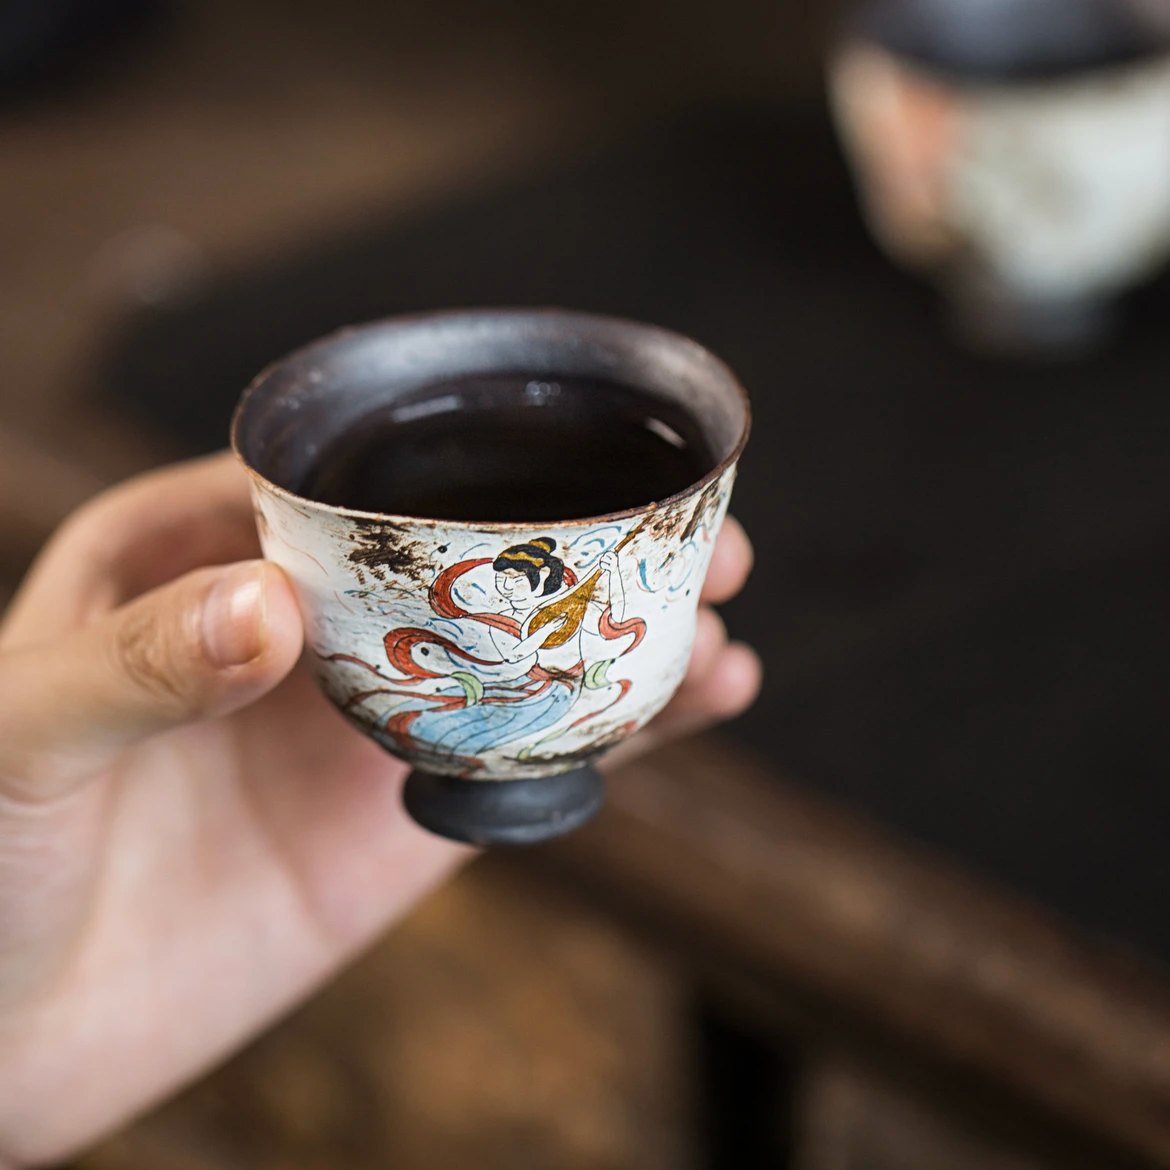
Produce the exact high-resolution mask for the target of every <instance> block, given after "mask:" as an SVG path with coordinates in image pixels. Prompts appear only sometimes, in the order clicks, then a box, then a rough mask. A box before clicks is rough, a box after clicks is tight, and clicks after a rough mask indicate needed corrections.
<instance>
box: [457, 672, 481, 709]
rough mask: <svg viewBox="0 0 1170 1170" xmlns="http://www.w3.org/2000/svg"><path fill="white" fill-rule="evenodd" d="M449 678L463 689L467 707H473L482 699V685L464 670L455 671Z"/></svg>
mask: <svg viewBox="0 0 1170 1170" xmlns="http://www.w3.org/2000/svg"><path fill="white" fill-rule="evenodd" d="M451 677H452V678H453V679H454V680H455V681H456V682H457V683H458V684H459V685H460V686H461V687H462V688H463V694H464V696H465V698H466V701H467V706H469V707H474V706H475V705H476V703H478V702H479V701H480V699H482V698H483V683H481V682H480V681H479V679H478V678H476V677H475V675H474V674H468V672H467V671H466V670H456V671H454V672H453V673H452V675H451Z"/></svg>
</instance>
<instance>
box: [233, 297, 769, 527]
mask: <svg viewBox="0 0 1170 1170" xmlns="http://www.w3.org/2000/svg"><path fill="white" fill-rule="evenodd" d="M477 317H479V318H483V317H509V318H514V319H524V318H528V319H549V318H559V319H560V320H561V321H562V322H563V323H564V324H566V325H568V326H569V327H570V328H572V327H574V326H576V327H580V326H593V327H601V328H614V327H620V328H623V329H634V330H637V331H639V332H642V333H644V334H647V335H655V336H657V337H658V338H659V339H660V340H662V341H666V342H668V343H669V344H671V345H672V346H675V347H680V348H686V349H690V350H692V351H695V352H697V353H698V354H699V355H700V356H701V357H702V358H703V359H704V360H706V361H708V362H710V363H711V364H712V365H713V366H714V367H715V368H716V369H717V370H718V371H719V372H720V373H722V374H723V376H724V378H725V379H726V382H727V385H728V387H729V388H730V389H731V390H732V392H733V393H734V394H735V395H736V397H737V399H738V402H739V405H740V406H741V407H742V409H743V427H742V429H741V430H740V434H739V438H738V439H737V440H736V443H735V445H734V447H733V448H732V450H731V451H730V453H729V454H728V455H727V456H725V457H724V458H723V459H722V460H720V462H719V463H718V464H716V466H715V467H713V468H712V469H711V470H710V471H708V472H707V473H706V474H705V475H703V476H702V477H701V478H700V479H697V480H695V481H694V482H693V483H690V484H688V485H687V486H686V487H685V488H683V489H682V490H681V491H678V492H675V493H674V494H673V495H670V496H666V497H664V498H663V499H661V500H650V501H648V502H647V503H645V504H638V505H636V506H635V507H632V508H623V509H621V510H620V511H616V512H604V513H600V514H598V515H593V516H581V517H576V518H572V519H563V520H539V521H536V520H534V521H524V520H521V521H501V520H444V519H441V518H438V517H433V516H408V515H405V514H400V513H395V512H365V511H362V510H360V509H358V508H346V507H342V506H341V505H338V504H326V503H324V502H322V501H321V500H314V499H313V498H312V497H311V496H302V495H300V494H299V493H297V492H294V491H291V490H290V489H288V488H286V487H282V486H281V485H280V484H278V483H275V482H274V481H273V480H271V479H269V478H268V477H267V476H266V475H264V473H263V472H261V471H259V470H258V469H257V468H255V467H253V466H252V464H251V463H250V462H249V461H248V460H247V458H246V457H245V456H244V453H243V451H242V450H241V443H240V431H241V428H242V425H243V417H244V412H245V410H246V408H247V405H248V402H249V400H250V399H251V398H252V396H253V395H254V394H255V393H256V392H257V391H258V390H259V389H260V388H261V387H262V386H263V385H264V383H265V382H266V381H267V380H268V379H269V378H270V377H272V375H273V374H275V373H276V371H277V370H278V369H280V368H281V367H283V366H284V365H285V364H286V363H288V362H291V361H293V360H295V359H297V358H303V357H305V356H307V355H308V354H310V353H311V352H312V351H313V350H316V349H322V348H324V347H326V346H329V345H333V344H336V343H337V342H339V341H341V340H343V339H346V338H351V337H354V336H355V335H360V334H367V333H376V332H378V331H380V330H382V329H385V328H386V327H387V326H391V325H393V326H400V325H413V324H422V323H424V322H428V321H438V320H458V319H461V318H462V319H465V320H471V319H474V318H477ZM751 429H752V408H751V400H750V399H749V398H748V394H747V391H746V390H745V389H744V387H743V385H742V384H741V383H740V381H739V379H738V378H737V377H736V375H735V372H734V371H733V370H732V369H731V367H730V366H728V365H727V363H726V362H724V361H723V360H722V358H720V357H718V356H717V355H716V354H714V353H713V352H712V351H711V350H709V349H708V348H707V347H706V346H705V345H703V344H701V343H700V342H698V341H695V340H694V339H693V338H691V337H687V336H686V335H685V334H683V333H678V332H676V331H675V330H672V329H666V328H664V327H662V326H660V325H652V324H649V323H647V322H644V321H636V320H633V319H632V318H628V317H618V316H614V315H611V314H605V313H587V312H581V311H578V310H574V309H562V308H554V307H544V308H496V307H485V308H479V309H440V310H436V311H433V312H420V313H402V314H395V315H394V316H391V317H381V318H378V319H376V320H374V321H369V322H365V323H363V324H361V325H346V326H343V327H342V328H340V329H335V330H334V331H333V332H332V333H327V334H324V335H323V336H321V337H318V338H316V339H315V340H313V341H310V342H308V343H307V344H305V345H302V346H299V347H298V348H296V349H294V350H292V351H290V352H289V353H287V354H284V355H283V356H282V357H279V358H277V359H276V360H274V361H272V362H269V363H268V365H266V366H265V367H264V368H263V369H262V370H261V371H260V373H258V374H257V375H256V376H255V377H254V378H253V379H252V381H251V382H249V383H248V385H247V387H246V388H245V389H244V392H243V393H242V394H241V395H240V399H239V401H238V402H237V403H236V408H235V410H234V411H233V413H232V421H231V432H230V442H231V450H232V453H233V454H234V455H235V457H236V459H237V461H238V462H239V464H240V466H241V467H243V469H244V470H245V471H246V472H247V473H248V475H249V476H250V477H251V478H252V479H253V480H254V481H256V482H258V483H261V484H263V485H264V487H265V489H266V490H268V491H270V492H272V493H274V494H275V495H277V496H279V497H282V498H283V499H285V500H287V501H288V502H290V503H293V504H297V505H301V506H307V507H309V508H312V509H316V510H319V511H322V512H327V513H331V514H333V515H335V516H344V517H348V518H352V519H354V520H364V521H374V522H377V523H381V524H386V525H393V526H395V527H402V526H405V525H410V526H413V527H419V526H422V527H432V528H439V527H450V526H456V527H459V528H461V529H465V530H467V531H471V532H513V531H515V530H516V529H523V528H534V527H541V526H542V525H543V526H545V527H552V528H578V527H581V528H584V527H591V526H595V525H598V524H605V523H612V522H614V521H618V520H628V519H630V518H632V517H636V516H642V515H646V514H648V513H651V512H655V511H658V510H659V509H663V508H668V507H671V506H672V505H674V504H677V503H679V502H681V501H683V500H686V499H688V498H690V497H691V496H694V495H696V494H698V493H700V492H702V491H703V490H704V489H705V488H707V487H708V486H710V485H711V484H712V483H715V482H717V481H718V480H719V479H720V478H721V477H722V476H723V475H724V473H725V472H726V471H727V470H728V469H729V468H731V467H733V466H735V464H736V463H737V462H738V461H739V458H740V456H741V455H742V454H743V450H744V448H745V447H746V446H747V441H748V437H749V435H750V434H751Z"/></svg>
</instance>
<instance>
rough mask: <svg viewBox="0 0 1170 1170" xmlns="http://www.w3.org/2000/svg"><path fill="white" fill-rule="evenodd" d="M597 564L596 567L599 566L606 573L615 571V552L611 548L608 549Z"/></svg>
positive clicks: (616, 564) (616, 562)
mask: <svg viewBox="0 0 1170 1170" xmlns="http://www.w3.org/2000/svg"><path fill="white" fill-rule="evenodd" d="M597 565H598V568H600V569H601V571H602V572H603V573H605V574H607V575H608V574H610V573H616V572H617V567H618V555H617V553H616V552H615V551H614V550H613V549H610V550H609V552H607V553H605V554H604V555H603V556H602V558H601V560H599V561H598V562H597Z"/></svg>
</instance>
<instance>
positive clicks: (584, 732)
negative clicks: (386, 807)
mask: <svg viewBox="0 0 1170 1170" xmlns="http://www.w3.org/2000/svg"><path fill="white" fill-rule="evenodd" d="M734 478H735V468H734V466H732V467H728V468H727V469H726V470H725V471H724V472H723V474H722V475H721V476H720V477H719V478H718V479H716V480H714V481H713V482H711V483H709V484H707V485H706V486H705V487H699V488H697V489H696V490H694V491H692V492H691V493H689V494H687V495H685V496H683V497H681V498H680V499H678V500H676V501H674V502H673V503H671V504H669V505H666V506H663V507H661V508H658V509H654V508H648V509H646V510H645V511H644V512H641V513H638V514H635V515H629V516H623V517H621V518H618V519H614V520H611V521H606V520H600V521H595V522H581V523H568V524H555V523H554V524H541V525H536V526H518V525H482V526H480V525H474V524H462V523H459V524H456V523H449V522H437V521H427V520H417V521H411V520H395V521H393V522H391V521H389V520H386V521H378V520H374V519H369V518H365V517H361V516H356V515H352V514H347V513H344V512H340V511H338V510H336V509H331V508H328V507H324V506H320V505H315V504H312V503H310V502H308V501H306V500H303V499H300V498H298V497H296V496H292V495H290V494H289V493H287V492H283V491H281V490H280V489H277V488H274V487H273V486H272V485H271V484H269V483H268V482H267V481H265V480H264V479H262V478H261V477H259V476H256V475H253V498H254V501H255V507H256V513H257V523H258V527H259V530H260V534H261V541H262V544H263V548H264V555H265V556H266V557H267V558H268V559H270V560H272V561H275V562H276V563H277V564H278V565H280V566H281V568H283V569H284V571H285V572H286V573H287V574H288V576H289V578H290V579H291V580H292V582H293V585H294V587H295V589H296V592H297V596H298V599H299V601H300V604H301V608H302V610H303V612H304V614H305V618H306V623H307V641H308V647H309V655H310V658H311V661H312V664H313V667H314V669H315V671H316V673H317V676H318V679H319V682H320V684H321V686H322V688H323V689H324V691H325V693H326V694H327V695H328V696H329V698H330V699H331V700H332V701H333V702H334V703H335V704H336V705H337V706H338V707H339V708H340V709H341V710H342V711H343V712H344V713H345V714H346V716H347V717H348V718H349V719H350V720H352V721H353V722H354V723H355V724H356V725H357V726H358V727H359V728H361V730H362V731H364V732H365V733H366V734H368V735H370V736H372V737H373V738H374V739H376V740H377V741H378V742H379V743H381V744H382V745H383V746H384V747H385V748H387V749H388V750H389V751H391V752H393V753H394V754H395V755H398V756H400V757H402V758H404V759H407V760H410V761H411V762H414V763H416V764H419V765H420V766H423V767H425V768H426V769H427V770H428V771H432V772H440V773H445V774H448V775H458V776H466V777H469V778H476V779H485V780H514V779H521V778H525V777H531V776H542V775H552V774H554V773H557V772H562V771H566V770H568V769H570V768H573V767H576V766H578V765H579V764H580V763H581V762H582V760H583V759H587V758H589V757H590V756H592V755H593V754H596V753H599V752H601V751H603V750H604V749H605V748H607V747H609V746H612V745H613V744H615V743H617V742H619V741H620V740H622V739H624V738H625V737H626V736H628V735H629V734H631V733H632V732H633V731H635V730H636V729H637V728H639V727H641V726H642V725H643V724H644V723H646V721H647V720H649V719H650V718H652V717H653V716H654V715H655V714H656V713H657V712H658V711H660V710H661V709H662V707H663V706H665V704H666V703H667V702H668V700H669V699H670V697H671V696H672V695H673V694H674V692H675V690H676V689H677V687H678V685H679V683H680V682H681V681H682V678H683V675H684V673H685V671H686V667H687V662H688V660H689V658H690V652H691V644H692V641H693V639H694V632H695V615H696V608H697V606H698V601H699V592H700V589H701V587H702V584H703V579H704V577H705V576H706V573H707V567H708V564H709V563H710V559H711V552H712V549H713V548H714V544H715V538H716V536H717V535H718V532H719V528H720V525H721V524H722V522H723V517H724V515H725V513H726V511H727V504H728V499H729V497H730V494H731V487H732V483H733V481H734ZM630 534H634V535H633V538H632V540H630V541H629V543H628V544H627V545H626V546H625V547H624V548H623V549H622V550H621V551H620V552H619V553H618V554H617V567H616V579H615V578H613V577H610V578H609V580H606V577H605V576H604V575H603V577H602V579H601V580H600V581H599V582H598V589H597V591H596V593H595V594H594V600H593V601H592V602H591V603H590V605H589V607H588V610H587V613H586V617H585V619H584V620H583V621H582V623H581V627H580V629H579V631H578V633H577V634H576V635H575V636H574V637H573V638H571V639H570V640H569V641H567V642H566V643H565V644H564V645H562V646H559V647H554V648H535V649H533V650H532V651H531V652H530V653H527V654H524V655H523V656H522V657H520V658H518V659H514V660H513V661H509V658H510V657H514V655H515V653H516V651H517V650H519V649H521V647H520V638H519V637H518V636H517V634H516V633H514V632H512V631H511V630H510V629H509V628H507V627H509V626H510V625H512V624H520V623H523V626H522V629H524V630H526V629H527V626H528V625H529V624H530V623H531V617H530V614H531V613H533V612H535V609H533V608H528V607H526V606H525V604H524V603H525V602H527V601H528V600H529V599H528V598H527V597H521V598H520V599H519V600H518V601H509V600H508V598H506V597H505V596H504V595H503V593H502V592H501V589H500V584H502V583H501V582H499V581H498V578H497V574H496V573H495V572H494V571H493V569H492V561H494V560H495V558H496V557H498V556H499V555H500V554H501V553H502V552H504V551H505V550H506V549H508V548H510V547H512V546H517V545H523V544H530V543H531V542H532V541H533V540H538V539H541V538H551V541H555V542H556V543H555V554H556V555H557V556H558V557H559V558H562V559H563V562H564V565H565V567H566V568H567V569H568V570H570V571H571V573H572V575H573V576H574V577H575V578H576V580H577V581H578V582H581V581H584V580H585V579H587V578H588V576H589V575H590V573H591V572H592V571H593V570H594V569H595V568H597V567H598V563H599V561H600V560H601V558H602V557H603V555H604V554H606V553H609V552H611V551H612V550H613V549H615V548H616V547H617V546H618V544H619V543H620V542H621V541H622V539H623V538H624V537H627V536H629V535H630ZM551 541H550V542H551ZM461 565H465V566H466V569H465V571H462V572H460V570H459V567H460V566H461ZM513 580H514V581H515V580H516V579H515V578H513ZM567 581H568V578H567V577H566V583H565V584H563V585H562V587H561V588H560V589H558V590H556V591H555V592H554V593H552V594H551V595H548V596H544V595H540V596H539V597H538V603H539V604H538V605H537V607H536V608H539V607H541V606H543V605H545V604H548V603H549V602H554V601H556V600H557V599H558V598H560V597H563V596H564V595H565V594H566V593H567V592H569V591H570V589H571V586H570V585H568V583H567ZM525 586H526V582H520V585H519V592H520V593H521V594H527V593H528V590H527V589H526V588H525ZM518 605H519V606H520V608H517V606H518ZM526 618H527V619H528V620H527V621H525V619H526ZM534 636H535V638H536V639H537V640H538V641H541V639H540V632H539V631H537V632H536V633H535V635H534ZM545 640H547V639H545Z"/></svg>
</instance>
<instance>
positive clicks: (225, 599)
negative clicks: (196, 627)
mask: <svg viewBox="0 0 1170 1170" xmlns="http://www.w3.org/2000/svg"><path fill="white" fill-rule="evenodd" d="M264 617H265V615H264V566H263V565H261V564H255V563H253V564H248V565H237V566H236V567H235V568H233V569H229V570H228V571H227V572H225V573H224V575H223V576H222V577H220V579H219V580H218V581H217V582H216V583H215V584H214V585H213V586H212V587H211V592H210V593H208V595H207V598H206V600H205V601H204V602H203V648H204V651H205V652H206V654H207V657H208V659H209V661H210V662H211V664H212V665H213V666H217V667H219V668H220V669H225V668H227V667H229V666H243V665H244V663H246V662H251V661H252V660H253V659H254V658H258V657H259V656H260V653H261V651H262V650H263V649H264V634H265V629H264Z"/></svg>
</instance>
